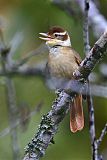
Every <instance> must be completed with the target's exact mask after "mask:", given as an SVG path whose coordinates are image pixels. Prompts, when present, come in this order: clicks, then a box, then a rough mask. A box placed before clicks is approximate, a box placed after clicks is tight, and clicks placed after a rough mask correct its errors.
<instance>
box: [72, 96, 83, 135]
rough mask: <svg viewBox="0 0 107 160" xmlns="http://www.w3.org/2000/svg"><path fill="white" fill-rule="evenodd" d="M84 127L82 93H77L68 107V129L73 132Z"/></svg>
mask: <svg viewBox="0 0 107 160" xmlns="http://www.w3.org/2000/svg"><path fill="white" fill-rule="evenodd" d="M83 127H84V115H83V106H82V95H78V96H77V97H76V98H75V99H74V101H73V103H72V105H71V107H70V129H71V132H73V133H75V132H77V131H79V130H82V129H83Z"/></svg>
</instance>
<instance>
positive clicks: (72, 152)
mask: <svg viewBox="0 0 107 160" xmlns="http://www.w3.org/2000/svg"><path fill="white" fill-rule="evenodd" d="M101 2H102V1H101ZM105 6H107V2H106V0H105V1H103V2H102V3H101V5H100V10H101V12H102V13H103V14H104V15H105V16H107V12H106V9H107V7H105ZM0 16H1V17H2V19H3V21H4V22H3V23H4V24H3V25H4V26H3V33H4V38H5V41H6V43H7V44H9V43H10V41H11V39H12V37H13V36H14V35H15V34H16V33H17V32H21V33H23V36H24V38H23V41H22V43H21V44H20V47H19V48H18V50H17V52H16V54H15V57H14V58H16V59H20V58H22V57H24V56H25V55H26V54H27V53H28V52H29V51H31V50H33V49H35V48H37V47H38V46H39V45H40V44H41V43H42V41H41V40H40V39H39V32H45V31H48V29H49V27H50V26H53V25H59V26H62V27H63V28H65V29H66V30H67V31H68V32H69V33H70V34H71V35H70V36H71V38H72V46H73V48H75V50H77V51H78V52H79V53H80V55H81V57H82V58H83V57H84V53H83V30H82V26H83V22H82V18H81V19H80V18H79V19H78V18H77V19H75V18H74V17H70V16H68V15H67V14H66V13H65V12H64V11H62V10H60V9H59V8H58V7H57V6H55V5H53V4H52V3H51V1H50V0H39V1H37V0H5V1H4V0H0ZM90 35H91V37H90V44H91V46H92V45H93V44H94V42H95V38H94V35H93V33H92V31H91V29H90ZM44 57H47V55H46V56H42V55H38V56H35V57H33V58H32V59H31V60H30V61H29V62H28V63H29V64H30V65H32V64H34V63H39V62H40V61H41V60H43V59H44ZM105 61H106V60H105ZM98 71H99V70H98V69H97V70H96V72H97V73H98ZM13 80H14V83H15V89H16V100H17V106H19V104H20V103H22V102H25V103H27V104H28V105H29V106H30V110H33V108H34V107H35V106H36V104H38V103H39V102H40V101H41V100H43V107H42V109H41V111H40V113H37V114H36V115H34V116H33V117H32V118H31V120H30V124H29V126H28V128H27V130H26V131H25V132H22V130H21V128H20V127H18V140H19V144H20V152H21V157H23V155H24V147H25V146H26V144H27V143H28V142H29V141H30V140H31V138H32V137H33V135H34V133H35V131H36V130H37V128H38V125H39V123H40V120H41V117H42V115H43V114H45V113H47V112H48V111H49V110H50V107H51V105H52V101H53V100H54V98H55V94H54V92H53V91H50V90H49V89H48V88H47V87H46V85H45V81H44V80H43V79H42V78H41V77H38V76H29V77H28V76H27V77H26V76H25V77H24V76H22V77H21V76H15V77H13ZM99 83H100V82H99ZM44 95H45V96H44ZM93 99H94V107H95V122H96V132H97V136H99V135H100V132H101V130H102V128H103V127H104V124H105V122H106V121H107V100H106V99H103V98H99V97H98V98H97V97H94V98H93ZM84 112H85V127H84V129H83V130H82V131H81V132H78V133H76V134H72V133H71V132H70V129H69V114H68V115H67V116H66V117H65V119H64V120H63V122H62V123H61V125H60V127H59V130H58V133H57V134H56V136H55V138H54V140H55V144H54V145H50V146H49V148H48V149H47V151H46V155H45V156H44V157H43V158H42V159H43V160H90V159H91V148H90V136H89V129H88V113H87V106H86V104H85V103H84ZM8 126H9V123H8V110H7V104H6V93H5V84H4V83H3V77H0V132H1V131H2V130H3V129H5V128H6V127H8ZM100 151H101V152H105V151H107V135H106V136H105V139H104V141H103V142H102V144H101V147H100ZM7 159H8V160H12V149H11V139H10V134H7V135H6V136H4V137H0V160H7Z"/></svg>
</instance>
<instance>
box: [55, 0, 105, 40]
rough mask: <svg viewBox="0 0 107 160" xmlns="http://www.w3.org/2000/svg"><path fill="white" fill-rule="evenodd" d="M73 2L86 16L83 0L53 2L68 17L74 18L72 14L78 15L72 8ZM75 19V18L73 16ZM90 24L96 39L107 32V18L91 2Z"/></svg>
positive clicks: (56, 0)
mask: <svg viewBox="0 0 107 160" xmlns="http://www.w3.org/2000/svg"><path fill="white" fill-rule="evenodd" d="M72 2H74V3H75V2H76V3H77V6H78V5H79V6H80V9H81V11H82V13H83V14H84V7H85V6H84V1H83V0H76V1H75V0H72V1H71V0H64V1H63V2H62V0H52V3H54V4H55V5H57V6H58V7H60V8H61V9H63V10H64V11H65V12H66V13H68V15H70V16H72V14H76V11H74V10H73V9H72V8H73V7H72V4H71V3H72ZM72 17H74V16H72ZM89 24H90V25H91V27H92V29H93V33H94V35H95V37H97V38H99V36H101V34H102V33H103V32H104V31H105V30H106V28H107V20H106V18H105V17H104V16H103V15H102V14H101V13H100V11H99V10H98V8H97V7H96V4H95V3H94V2H93V1H92V0H90V10H89Z"/></svg>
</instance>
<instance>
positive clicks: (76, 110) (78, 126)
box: [39, 26, 84, 133]
mask: <svg viewBox="0 0 107 160" xmlns="http://www.w3.org/2000/svg"><path fill="white" fill-rule="evenodd" d="M39 34H40V35H41V36H40V37H39V38H40V39H42V40H44V41H45V42H46V45H47V47H48V50H49V56H48V62H47V65H46V67H47V68H48V71H49V73H50V75H51V76H52V77H54V78H55V79H56V82H58V85H59V86H57V88H59V89H60V88H61V87H62V89H65V88H66V84H67V83H68V82H69V81H70V80H74V79H75V78H74V75H73V73H74V71H75V70H78V68H79V66H80V63H81V61H82V59H81V57H80V55H79V54H78V53H77V52H76V51H75V50H74V49H73V48H72V45H71V40H70V36H69V34H68V32H67V31H66V30H65V29H63V28H62V27H59V26H53V27H51V28H50V29H49V31H48V32H47V33H39ZM58 80H59V81H58ZM60 82H63V85H62V83H60ZM64 82H65V86H64ZM83 127H84V114H83V105H82V95H81V94H78V95H77V96H76V97H75V98H74V100H73V102H70V130H71V132H73V133H75V132H77V131H81V130H82V129H83Z"/></svg>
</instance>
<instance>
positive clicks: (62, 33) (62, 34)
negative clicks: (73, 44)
mask: <svg viewBox="0 0 107 160" xmlns="http://www.w3.org/2000/svg"><path fill="white" fill-rule="evenodd" d="M66 33H67V32H66V31H65V32H60V33H59V32H55V33H54V34H57V35H61V36H64V35H65V34H66Z"/></svg>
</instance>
